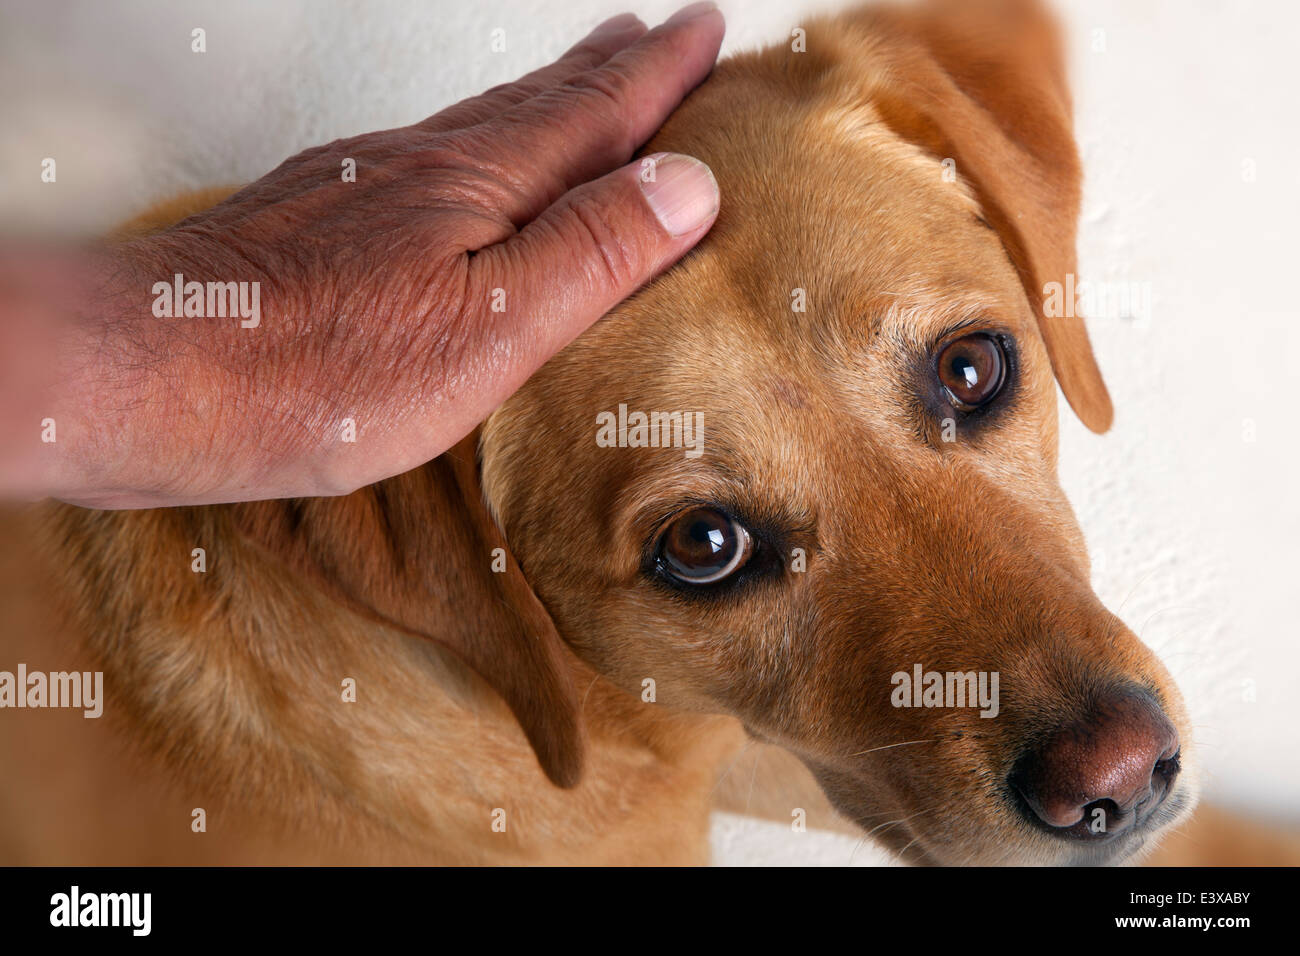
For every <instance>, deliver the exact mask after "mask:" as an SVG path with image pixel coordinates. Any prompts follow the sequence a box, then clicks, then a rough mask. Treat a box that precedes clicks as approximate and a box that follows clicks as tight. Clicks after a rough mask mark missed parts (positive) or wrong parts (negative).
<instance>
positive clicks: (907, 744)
mask: <svg viewBox="0 0 1300 956" xmlns="http://www.w3.org/2000/svg"><path fill="white" fill-rule="evenodd" d="M934 743H938V741H937V740H903V741H899V742H898V743H896V744H885V746H883V747H872V748H871V749H870V750H859V751H858V752H857V753H855V754H849V755H848V756H850V757H861V756H862V755H863V754H873V753H875V752H876V751H878V750H890V749H892V748H894V747H910V746H911V745H912V744H934Z"/></svg>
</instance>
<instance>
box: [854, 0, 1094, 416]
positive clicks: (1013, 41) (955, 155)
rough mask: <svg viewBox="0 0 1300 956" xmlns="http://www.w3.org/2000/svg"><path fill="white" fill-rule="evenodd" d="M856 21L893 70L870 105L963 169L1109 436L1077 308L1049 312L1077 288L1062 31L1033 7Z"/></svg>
mask: <svg viewBox="0 0 1300 956" xmlns="http://www.w3.org/2000/svg"><path fill="white" fill-rule="evenodd" d="M852 20H853V22H854V23H855V24H860V25H861V26H863V27H865V28H866V29H867V31H868V35H869V37H870V38H871V48H870V52H869V54H868V57H869V60H870V61H872V62H875V61H878V60H883V61H884V62H883V63H882V64H880V65H882V66H883V67H884V69H883V70H873V71H871V72H872V73H873V74H874V75H876V76H877V77H878V78H879V79H878V81H877V82H878V83H879V86H878V87H877V88H873V89H872V91H871V96H872V99H873V102H875V103H876V104H877V105H878V107H879V108H880V109H881V112H882V115H883V117H884V119H885V122H886V123H888V124H890V125H891V126H892V127H893V128H895V130H896V131H897V132H899V133H900V135H903V136H904V137H905V138H907V139H909V140H911V141H913V142H916V143H918V145H922V146H924V147H925V148H927V149H928V150H930V151H931V152H932V153H934V154H936V155H938V156H940V157H942V158H952V159H953V160H955V162H956V164H957V172H958V174H959V175H960V176H962V177H963V179H965V180H966V181H967V182H968V183H970V185H971V186H972V188H973V189H974V190H975V193H976V195H977V197H978V199H979V201H980V205H981V206H982V208H983V210H984V214H985V218H986V219H987V221H988V222H989V224H990V225H991V226H993V228H994V229H996V230H997V232H998V233H999V235H1000V236H1001V238H1002V242H1003V245H1004V246H1005V247H1006V249H1007V252H1008V254H1009V255H1010V257H1011V261H1012V262H1013V264H1014V265H1015V267H1016V269H1017V270H1018V271H1019V273H1020V279H1021V282H1022V283H1023V285H1024V287H1025V292H1026V294H1027V295H1028V297H1029V301H1030V304H1031V306H1032V308H1033V310H1034V314H1035V316H1036V318H1037V320H1038V327H1039V330H1040V331H1041V333H1042V336H1043V341H1044V342H1045V343H1046V345H1047V354H1048V356H1049V357H1050V358H1051V361H1052V369H1053V371H1054V372H1055V373H1056V380H1057V382H1059V383H1060V386H1061V390H1062V391H1063V392H1064V393H1065V397H1066V399H1068V400H1069V402H1070V405H1071V407H1072V408H1073V409H1074V411H1075V413H1076V414H1077V415H1078V416H1079V418H1080V419H1082V421H1083V423H1084V424H1085V425H1087V426H1088V427H1089V428H1091V429H1092V430H1093V431H1095V432H1104V431H1105V430H1106V429H1107V428H1109V427H1110V424H1111V420H1112V419H1113V417H1114V410H1113V408H1112V406H1111V401H1110V396H1109V394H1108V393H1107V391H1106V386H1105V383H1103V381H1102V378H1101V372H1100V371H1099V370H1098V368H1097V362H1096V359H1095V358H1094V357H1093V354H1092V345H1091V343H1090V342H1089V341H1088V332H1087V329H1086V328H1085V327H1084V324H1083V318H1082V317H1081V316H1078V315H1075V314H1074V309H1073V307H1072V305H1073V304H1072V303H1070V305H1071V307H1070V308H1066V309H1064V310H1060V309H1056V308H1052V309H1051V310H1050V311H1051V312H1052V313H1056V312H1058V311H1064V312H1066V313H1067V314H1065V315H1056V314H1047V312H1045V298H1046V297H1047V296H1048V294H1049V293H1048V289H1049V284H1050V283H1060V286H1058V287H1056V288H1057V289H1058V290H1060V289H1071V290H1072V289H1073V288H1074V287H1075V283H1074V282H1073V281H1071V282H1070V283H1069V284H1068V285H1067V280H1066V276H1067V275H1073V274H1074V272H1075V262H1076V259H1075V228H1076V223H1077V220H1078V215H1079V196H1080V178H1081V173H1080V164H1079V157H1078V154H1077V152H1076V150H1075V144H1074V136H1073V132H1072V121H1071V115H1070V113H1071V107H1070V98H1069V93H1068V91H1067V89H1066V83H1065V76H1064V68H1063V65H1062V56H1061V49H1060V36H1059V31H1058V30H1057V27H1056V24H1055V22H1054V21H1053V19H1052V18H1051V16H1050V15H1049V14H1048V13H1047V12H1046V11H1045V10H1044V9H1043V8H1042V6H1041V5H1040V4H1038V3H1036V2H1032V0H929V2H926V3H922V4H919V5H916V6H884V7H876V8H867V9H865V10H863V11H860V12H859V13H858V14H856V15H854V16H853V18H852ZM1057 299H1058V301H1059V295H1058V296H1057Z"/></svg>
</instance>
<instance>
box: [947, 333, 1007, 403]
mask: <svg viewBox="0 0 1300 956" xmlns="http://www.w3.org/2000/svg"><path fill="white" fill-rule="evenodd" d="M1005 375H1006V357H1005V355H1004V354H1003V352H1002V346H1001V345H999V344H998V342H997V340H995V339H994V338H993V337H992V336H990V335H968V336H966V337H965V338H962V339H958V340H957V341H955V342H951V343H949V344H948V345H946V346H944V349H943V351H942V352H940V353H939V381H940V382H942V383H943V387H944V388H945V389H946V390H947V391H948V395H949V396H950V397H951V398H952V401H953V404H954V405H956V406H957V407H958V408H964V409H970V408H978V407H979V406H981V405H985V404H987V403H988V402H989V401H990V400H991V399H992V398H993V396H995V395H997V393H998V392H999V391H1000V390H1001V388H1002V381H1003V379H1004V378H1005Z"/></svg>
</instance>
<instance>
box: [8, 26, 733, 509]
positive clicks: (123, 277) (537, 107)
mask: <svg viewBox="0 0 1300 956" xmlns="http://www.w3.org/2000/svg"><path fill="white" fill-rule="evenodd" d="M722 33H723V21H722V17H721V15H720V14H719V13H718V12H717V10H716V9H715V8H713V6H712V4H697V5H695V6H693V7H689V8H687V9H685V10H683V11H681V12H680V13H678V14H677V15H675V16H674V17H673V18H671V19H670V20H669V21H667V22H666V23H665V24H663V25H662V26H660V27H658V28H656V29H654V30H650V31H648V32H647V31H646V29H645V27H644V26H643V25H642V24H641V23H640V22H639V21H638V20H636V18H634V17H632V16H631V15H624V16H621V17H615V18H614V19H612V20H610V21H607V22H606V23H605V24H603V25H602V26H601V27H599V28H598V29H597V30H596V31H595V32H593V33H592V34H591V35H590V36H588V37H587V38H586V39H585V40H583V41H582V42H580V43H579V44H578V45H577V46H575V47H573V48H572V49H571V50H570V51H569V52H568V53H566V54H565V55H564V56H563V57H562V58H561V59H560V60H558V61H557V62H555V63H553V64H551V65H550V66H547V67H544V68H543V69H540V70H538V71H536V72H535V73H532V74H529V75H528V76H526V77H524V78H522V79H520V80H519V81H517V82H515V83H512V84H508V85H506V86H502V87H497V88H495V89H493V90H489V91H488V92H487V93H484V94H483V95H481V96H477V97H474V98H472V99H469V100H466V101H464V102H461V103H458V104H456V105H455V106H452V107H450V108H449V109H446V110H444V111H442V112H441V113H438V114H437V115H435V116H433V117H431V118H429V119H427V120H424V121H423V122H420V123H417V124H415V125H413V126H409V127H405V128H402V129H395V130H388V131H385V132H377V133H369V134H366V135H362V136H357V137H353V138H351V139H345V140H340V141H337V142H334V143H330V144H328V145H326V146H320V147H316V148H313V149H309V150H307V151H305V152H303V153H300V154H298V155H297V156H294V157H292V158H291V159H289V160H287V161H286V162H284V163H283V164H281V165H280V166H279V167H278V168H277V169H275V170H274V171H272V172H271V173H269V174H268V175H266V176H265V177H263V178H262V179H260V180H258V181H257V182H254V183H252V184H251V185H249V186H248V187H246V188H244V189H242V190H241V191H239V192H238V193H236V194H235V195H234V196H232V197H231V198H230V199H228V200H227V201H225V202H223V203H221V204H219V205H217V206H215V207H213V208H212V209H210V210H208V211H206V212H203V213H201V214H199V215H197V216H195V217H192V218H190V219H188V220H185V221H184V222H182V223H180V224H179V225H177V226H175V227H173V228H171V229H168V230H166V231H165V232H162V233H158V234H156V235H152V236H147V237H143V238H139V239H134V240H131V241H127V242H124V243H120V244H117V245H115V246H113V247H110V248H109V249H108V250H106V251H105V252H104V255H103V256H102V258H101V259H100V260H99V264H98V266H97V269H96V272H95V273H94V278H95V281H94V282H92V283H91V284H90V285H89V286H88V287H87V288H88V289H90V290H92V292H91V293H90V294H91V295H93V296H94V298H93V301H87V302H83V303H82V304H81V307H80V308H78V309H77V310H76V312H77V315H76V317H75V319H74V320H73V321H72V322H71V323H70V324H69V325H68V326H67V328H66V329H65V331H64V334H63V337H62V338H61V340H60V346H59V349H60V372H59V375H58V377H57V380H56V381H55V382H54V384H53V386H52V389H51V395H50V397H49V407H50V409H51V411H50V412H49V414H50V417H51V418H54V419H55V420H56V421H57V423H58V430H59V431H58V440H57V442H56V443H54V444H50V445H47V446H46V447H44V448H42V449H41V455H42V456H43V460H42V461H41V462H40V463H39V464H40V467H39V469H38V471H37V472H36V474H37V475H38V476H39V477H38V478H37V479H36V485H37V486H38V487H36V488H34V489H32V490H34V491H35V492H36V493H38V494H47V495H53V496H55V497H59V498H62V499H64V500H67V501H72V502H74V503H77V504H85V505H90V506H94V507H153V506H159V505H173V504H198V503H210V502H219V501H233V500H247V499H255V498H272V497H295V496H309V495H328V494H341V493H346V492H349V491H352V490H354V489H356V488H358V487H361V486H363V485H366V484H369V483H372V482H374V481H378V480H380V479H382V478H385V477H388V476H391V475H394V474H398V473H400V472H402V471H406V470H408V469H410V468H413V467H415V466H417V465H419V464H422V463H423V462H425V461H428V460H429V459H431V458H434V457H436V456H437V455H438V454H440V453H441V452H443V451H444V450H446V449H447V448H449V447H450V446H451V445H453V444H454V443H455V442H456V441H457V440H459V439H460V438H461V437H463V436H464V435H466V434H468V433H469V432H470V431H471V430H472V429H473V428H474V426H475V425H476V424H477V423H478V422H480V421H482V419H483V418H485V417H486V416H487V415H488V414H489V413H490V412H491V411H492V409H494V408H495V407H496V406H497V405H499V404H500V403H501V402H502V401H503V400H504V399H505V398H506V397H508V396H509V395H510V394H511V393H512V392H513V391H514V390H515V389H517V388H518V387H519V386H520V385H521V384H522V383H523V382H524V381H525V380H526V379H527V377H528V376H529V375H530V374H531V373H532V372H533V371H535V370H536V369H537V368H538V367H539V366H540V365H541V364H542V363H544V362H545V361H546V359H548V358H549V357H550V356H551V355H552V354H554V353H555V352H556V351H558V350H559V349H561V348H563V347H564V346H565V345H566V344H567V343H568V342H570V341H571V340H572V339H573V338H575V337H576V336H577V335H578V334H579V333H580V332H582V330H583V329H585V328H586V327H587V326H588V325H590V324H591V323H592V322H594V321H596V320H597V319H598V318H600V317H601V316H602V315H603V314H604V313H605V312H607V311H608V310H609V309H610V308H612V307H613V306H614V305H616V304H617V303H618V302H619V301H620V300H622V299H623V298H625V297H626V296H627V295H629V294H630V293H632V292H633V291H635V290H636V289H637V288H638V287H639V286H641V285H642V284H644V283H645V282H646V281H647V280H649V279H650V278H652V277H653V276H655V275H656V274H658V273H659V272H661V271H662V270H664V269H665V268H667V267H668V266H669V265H671V264H672V263H673V262H675V261H676V260H677V259H678V258H679V257H680V256H681V255H683V254H684V253H685V252H686V251H687V250H688V249H690V248H691V247H692V246H693V245H694V244H695V243H696V242H697V241H698V240H699V239H700V238H701V237H702V236H703V235H704V233H705V232H707V231H708V229H709V227H710V226H711V225H712V223H713V220H714V218H715V217H716V214H717V209H718V192H717V185H716V183H715V182H714V181H713V177H712V174H711V173H710V172H709V171H708V168H707V167H706V166H704V165H703V164H702V163H700V162H698V161H696V160H693V159H690V158H687V157H679V156H675V155H662V156H657V157H654V158H652V161H651V162H650V163H649V164H648V165H647V164H646V163H645V162H644V161H638V162H636V163H632V164H630V165H623V164H625V163H628V160H629V159H630V158H631V157H632V155H633V153H634V151H635V150H636V148H637V147H638V146H640V145H641V144H642V143H643V142H645V141H646V140H647V139H649V137H650V136H651V135H652V134H653V133H654V131H655V130H656V129H657V128H658V127H659V126H660V124H661V123H662V122H663V121H664V119H665V118H666V117H667V116H668V114H669V113H670V112H671V111H672V110H673V109H674V108H675V107H676V106H677V104H678V103H679V102H680V101H681V100H682V98H683V97H684V96H685V95H686V94H687V93H688V92H689V91H690V90H691V89H692V88H694V87H695V86H696V85H697V84H698V83H699V82H700V81H701V80H702V79H703V78H704V77H705V76H706V75H707V74H708V72H709V70H710V68H711V67H712V65H713V62H714V59H715V58H716V56H717V51H718V47H719V45H720V43H721V39H722ZM347 159H351V160H354V161H355V182H347V181H344V177H343V176H342V175H341V171H342V168H343V166H342V164H343V162H344V160H347ZM611 170H612V172H611ZM651 171H652V175H651ZM177 274H180V275H182V276H183V277H184V279H183V282H184V283H188V282H191V281H193V282H199V283H204V284H206V283H209V282H219V283H230V282H235V283H248V284H249V285H248V286H245V287H244V289H245V291H246V295H245V299H244V303H245V305H246V306H248V307H249V308H246V309H245V312H244V313H241V314H240V315H234V316H231V315H229V313H228V314H227V317H211V316H206V315H205V316H188V317H187V316H185V315H184V314H177V313H183V312H184V309H183V305H184V303H183V302H182V301H179V300H178V301H177V302H175V303H174V304H173V303H170V301H167V302H163V301H162V300H163V299H166V300H170V299H171V298H172V296H171V295H170V290H169V289H168V288H167V287H169V286H171V285H172V284H173V282H174V276H176V275H177ZM254 283H255V284H256V286H255V287H254V286H253V284H254ZM254 295H255V296H256V297H255V298H254ZM185 296H186V297H188V291H186V292H185ZM232 301H233V300H232ZM254 304H255V306H256V308H255V309H254V308H252V306H253V305H254ZM173 306H174V307H173ZM231 311H233V309H232V310H231ZM160 312H161V313H163V314H161V315H160V314H159V313H160ZM169 313H170V314H169ZM254 313H255V314H254ZM241 318H242V321H241ZM349 429H351V434H352V435H353V436H354V437H355V441H349V440H348V436H349Z"/></svg>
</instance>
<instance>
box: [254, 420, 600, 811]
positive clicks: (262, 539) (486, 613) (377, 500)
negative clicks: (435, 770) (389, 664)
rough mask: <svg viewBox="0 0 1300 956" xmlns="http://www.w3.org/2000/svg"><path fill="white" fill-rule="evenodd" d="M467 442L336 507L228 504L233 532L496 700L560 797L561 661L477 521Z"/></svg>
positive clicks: (546, 620) (325, 501) (546, 625)
mask: <svg viewBox="0 0 1300 956" xmlns="http://www.w3.org/2000/svg"><path fill="white" fill-rule="evenodd" d="M477 441H478V434H477V432H475V433H474V434H473V435H471V436H470V437H469V438H466V439H465V440H463V441H462V442H461V443H460V444H458V445H457V446H456V447H455V448H453V449H452V450H450V451H448V452H447V453H445V454H444V455H442V456H441V457H439V458H437V459H435V460H434V461H432V462H429V463H428V464H427V465H424V466H423V467H421V468H417V469H415V470H413V471H409V472H407V473H405V474H402V475H398V476H397V477H395V478H390V479H388V480H387V481H382V482H380V483H378V484H375V485H371V486H369V487H366V488H362V489H361V490H360V491H357V492H354V493H353V494H350V495H347V496H344V497H338V498H305V499H292V500H283V501H260V502H248V503H244V504H240V505H236V506H234V508H233V510H234V514H235V516H236V517H235V521H236V523H237V525H238V527H239V530H240V531H241V532H242V533H243V534H244V535H245V536H246V537H247V538H248V539H249V540H251V541H253V542H255V543H256V544H257V545H259V546H261V547H263V548H265V549H266V550H267V551H269V552H271V553H272V554H273V555H274V557H275V558H276V559H277V560H279V561H282V562H285V563H287V564H288V565H289V566H290V567H291V568H293V569H294V570H295V571H297V572H298V573H300V574H303V575H305V576H308V577H309V578H310V579H311V580H313V581H314V582H315V583H316V584H318V585H319V586H320V587H321V588H322V589H323V590H324V591H325V593H327V594H328V595H330V596H331V597H332V598H333V599H335V600H337V601H339V602H340V603H342V604H344V605H345V606H347V607H348V608H349V609H351V610H353V611H355V612H357V613H359V614H361V615H363V616H365V617H368V618H370V619H371V620H375V621H377V622H380V623H383V624H385V625H388V626H390V627H394V628H397V629H399V630H402V631H405V632H406V633H408V634H412V635H415V636H418V637H423V638H426V639H428V640H431V641H434V642H436V643H438V644H439V645H442V646H444V647H446V648H448V649H450V650H451V651H453V652H454V653H455V654H456V655H457V656H458V657H460V658H461V659H462V660H464V661H465V662H466V663H467V664H468V665H469V666H470V667H472V668H473V669H474V670H475V671H476V672H477V673H478V674H479V675H480V676H482V677H483V679H484V680H486V681H487V683H488V684H490V685H491V686H492V687H493V689H495V690H496V692H497V693H498V694H500V695H501V696H502V698H504V699H505V702H506V703H507V704H508V705H509V707H510V709H511V711H513V713H514V715H515V718H516V719H517V720H518V721H519V724H520V726H521V727H522V728H523V731H524V734H525V735H526V736H527V738H528V741H529V743H530V744H531V745H532V748H533V750H534V752H535V753H536V754H537V759H538V762H539V763H540V764H541V767H542V770H543V771H545V773H546V775H547V777H549V778H550V779H551V781H552V782H554V783H555V784H557V785H558V786H561V787H572V786H574V785H575V784H577V782H578V780H579V778H580V777H581V774H582V764H583V757H584V752H585V739H584V731H583V728H582V724H581V721H580V719H579V704H578V698H577V694H576V692H575V690H574V686H573V682H572V679H571V677H570V675H569V671H568V668H567V667H566V666H565V662H564V654H565V653H566V652H565V650H564V646H563V644H562V642H561V640H560V637H559V634H558V632H557V631H556V629H555V625H554V623H553V622H552V621H551V617H550V615H549V614H548V613H547V611H546V608H545V607H543V606H542V603H541V602H540V601H539V600H538V599H537V596H536V595H535V594H534V593H533V590H532V588H531V587H530V586H529V584H528V581H527V580H526V579H525V578H524V574H523V572H522V571H521V570H520V568H519V565H518V564H517V563H516V562H515V560H514V558H513V556H512V555H511V554H510V552H509V549H508V548H507V547H506V542H505V539H504V537H503V536H502V534H501V531H500V529H499V528H498V527H497V525H496V522H495V521H494V520H493V519H492V517H491V515H490V514H489V513H488V510H487V507H486V505H485V503H484V501H483V498H482V494H481V491H480V488H479V482H478V465H477V461H476V447H477ZM494 565H495V568H494Z"/></svg>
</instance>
